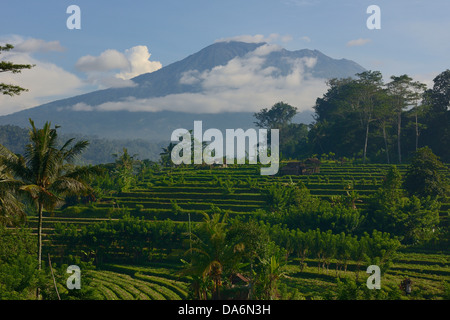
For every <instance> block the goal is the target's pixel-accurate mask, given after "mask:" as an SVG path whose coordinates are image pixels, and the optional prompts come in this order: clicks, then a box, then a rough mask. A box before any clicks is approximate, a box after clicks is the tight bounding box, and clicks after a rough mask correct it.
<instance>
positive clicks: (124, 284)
mask: <svg viewBox="0 0 450 320" xmlns="http://www.w3.org/2000/svg"><path fill="white" fill-rule="evenodd" d="M105 268H106V269H108V270H96V271H89V273H90V275H91V276H92V277H93V279H94V280H93V284H94V285H95V286H96V288H97V290H98V291H99V292H100V293H101V295H102V296H103V297H104V299H105V300H184V299H187V297H188V282H187V279H183V278H178V277H176V276H174V275H173V274H171V273H169V272H168V270H171V269H172V268H167V266H166V267H165V268H158V267H149V266H147V267H136V266H118V265H107V266H105ZM111 270H114V271H111ZM171 271H173V270H171Z"/></svg>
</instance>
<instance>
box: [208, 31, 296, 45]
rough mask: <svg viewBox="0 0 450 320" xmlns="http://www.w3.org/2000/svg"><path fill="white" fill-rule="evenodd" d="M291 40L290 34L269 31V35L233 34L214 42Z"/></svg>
mask: <svg viewBox="0 0 450 320" xmlns="http://www.w3.org/2000/svg"><path fill="white" fill-rule="evenodd" d="M291 40H292V36H291V35H283V36H282V35H279V34H278V33H271V34H270V35H269V36H267V37H266V36H265V35H262V34H256V35H248V34H246V35H239V36H234V37H229V38H221V39H218V40H216V41H215V42H230V41H240V42H247V43H262V42H267V43H274V42H277V41H281V42H284V43H286V42H289V41H291Z"/></svg>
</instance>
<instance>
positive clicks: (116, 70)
mask: <svg viewBox="0 0 450 320" xmlns="http://www.w3.org/2000/svg"><path fill="white" fill-rule="evenodd" d="M150 56H151V54H150V53H149V52H148V48H147V46H135V47H132V48H130V49H127V50H125V52H124V53H122V52H119V51H117V50H114V49H108V50H105V51H103V52H102V53H101V54H100V55H99V56H90V55H87V56H83V57H81V58H80V59H78V61H77V63H76V65H75V66H76V68H77V69H78V70H80V71H83V72H85V73H86V75H87V81H88V82H89V83H91V84H94V85H97V86H98V87H99V88H119V87H130V86H134V85H135V83H134V82H133V81H132V80H130V79H131V78H134V77H136V76H138V75H140V74H143V73H150V72H154V71H156V70H159V69H161V68H162V65H161V63H160V62H159V61H150V60H149V59H150Z"/></svg>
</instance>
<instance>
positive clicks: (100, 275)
mask: <svg viewBox="0 0 450 320" xmlns="http://www.w3.org/2000/svg"><path fill="white" fill-rule="evenodd" d="M390 167H391V166H390V165H381V164H374V165H361V164H358V165H352V164H340V163H332V162H329V163H323V164H322V165H321V166H320V172H318V173H314V174H310V175H277V176H261V175H260V171H259V167H258V166H253V165H233V166H228V167H227V168H225V167H222V166H214V167H210V166H203V167H198V166H197V167H193V166H186V167H179V168H159V169H157V170H156V169H148V170H144V171H143V172H141V173H140V174H139V175H138V177H137V179H136V181H135V183H133V185H132V186H131V188H129V189H128V190H126V191H120V192H109V193H104V194H102V195H101V196H98V197H97V199H96V200H95V201H92V202H89V203H86V204H81V203H78V204H75V205H71V206H68V207H65V208H63V209H60V210H56V211H54V212H53V213H51V214H50V213H48V212H46V213H45V214H44V219H43V232H44V233H45V235H44V252H50V253H51V255H52V257H53V258H52V259H53V261H52V262H53V263H55V264H58V263H59V262H61V264H63V263H64V262H63V260H64V259H63V258H61V261H59V259H58V257H66V256H71V255H74V256H81V260H83V261H85V262H87V261H90V262H92V263H93V265H95V268H94V267H92V268H88V270H87V271H86V272H85V273H84V274H83V276H85V277H87V278H89V279H90V280H89V281H90V282H89V283H90V287H92V288H93V289H92V290H94V291H95V292H96V294H97V297H98V298H99V299H108V300H123V299H125V300H135V299H136V300H145V299H150V300H179V299H202V298H203V299H205V298H211V297H213V298H214V294H218V291H219V290H216V289H217V288H218V287H219V286H220V288H221V290H222V292H221V293H220V296H219V298H221V299H228V298H236V297H238V298H252V297H251V296H249V293H248V291H246V290H245V288H248V284H249V279H248V275H247V276H244V275H242V273H239V272H235V273H234V276H233V278H232V277H231V276H230V278H228V279H220V281H221V282H220V283H219V280H217V277H216V278H214V277H211V279H210V281H211V282H210V283H209V284H208V283H206V284H205V283H204V282H203V283H202V281H200V280H199V279H198V278H196V276H194V275H193V273H189V272H186V270H188V269H189V268H186V265H188V261H189V260H190V259H192V256H190V254H189V252H190V253H191V254H192V252H193V250H192V246H193V244H194V246H197V245H198V243H199V242H198V241H197V240H198V239H197V237H196V236H195V234H200V233H201V232H202V229H201V225H202V223H206V222H204V221H205V219H206V221H208V223H212V221H213V220H214V219H213V217H214V216H221V217H222V219H224V218H223V217H224V216H226V217H227V219H228V221H230V220H233V219H235V218H242V219H241V220H243V221H249V220H251V219H253V218H254V219H256V220H257V221H259V223H260V227H261V228H264V226H267V225H269V224H272V225H277V226H279V227H277V228H275V227H273V228H271V229H270V231H268V233H269V235H270V239H271V240H272V241H275V242H276V243H277V245H279V246H281V247H283V255H282V258H280V259H278V260H273V261H272V260H271V261H270V263H271V265H272V266H274V265H275V266H278V267H279V272H278V273H277V286H276V289H275V291H276V292H275V293H274V297H276V298H277V299H448V298H449V296H450V289H449V284H448V283H449V281H450V268H449V258H450V254H449V251H448V247H447V246H446V245H440V246H439V245H433V242H431V243H430V242H429V243H428V245H411V244H406V245H405V244H402V245H401V246H400V247H398V248H396V250H395V254H392V256H389V258H386V257H385V256H384V254H385V252H384V251H383V253H382V254H380V255H378V256H377V255H376V254H374V255H373V257H372V258H371V259H372V260H370V259H369V260H370V261H374V262H375V264H380V265H382V270H383V269H384V268H386V270H387V271H386V272H383V271H382V278H381V285H382V290H368V289H367V288H365V287H366V279H367V277H368V276H369V275H368V274H367V273H366V268H367V266H368V265H369V263H368V261H369V260H367V259H366V260H364V259H363V258H361V259H359V260H358V259H355V258H354V256H353V255H348V256H345V254H344V253H339V252H340V251H339V250H340V249H339V248H340V247H339V245H335V246H334V248H335V249H334V253H332V254H328V255H327V254H326V253H324V252H326V250H325V251H324V252H322V251H321V252H322V253H317V252H316V251H314V250H313V249H308V250H305V251H303V252H302V251H301V250H299V249H298V248H297V247H296V245H295V244H293V243H294V242H295V241H294V240H292V241H291V240H289V239H294V238H295V237H294V238H289V236H282V235H283V230H288V233H289V231H292V230H294V231H295V229H299V230H300V229H302V225H298V226H296V225H292V224H291V223H290V222H289V221H290V220H289V219H286V220H273V219H275V218H273V217H272V216H273V215H270V212H283V210H286V208H287V204H285V203H284V202H283V200H282V199H279V197H278V198H277V194H276V192H275V191H273V188H275V187H274V186H278V187H279V188H283V187H289V186H301V188H303V189H302V190H305V189H304V188H305V187H306V189H307V190H308V191H309V195H308V197H311V198H313V199H320V200H321V201H327V202H328V203H338V202H343V201H344V200H345V201H347V203H348V201H350V207H352V208H351V209H352V210H354V211H356V212H362V213H363V212H365V211H364V210H366V209H367V208H368V207H369V206H370V199H371V196H373V195H374V194H375V193H376V192H377V190H378V189H379V188H380V187H381V185H382V183H383V179H384V178H385V176H386V174H387V172H388V170H389V168H390ZM397 168H398V170H399V172H401V173H402V174H404V172H405V170H406V165H397ZM271 188H272V189H271ZM271 190H272V191H271ZM449 213H450V199H449V198H446V199H444V200H443V202H442V203H441V206H440V208H439V222H438V228H440V229H442V230H447V228H448V221H449ZM205 217H206V218H205ZM347 218H348V217H347ZM347 218H345V217H344V218H343V219H347ZM348 219H350V218H348ZM348 219H347V220H348ZM351 219H361V217H360V216H359V215H357V216H352V218H351ZM127 221H128V222H127ZM130 221H131V222H130ZM133 221H134V222H133ZM223 221H224V220H222V222H223ZM261 221H262V222H261ZM308 221H309V220H308ZM339 221H341V220H339ZM355 221H356V220H355ZM358 221H359V220H358ZM29 223H30V226H31V227H33V228H35V227H36V223H37V218H36V217H29ZM318 223H319V222H318ZM333 223H334V224H330V226H331V227H330V229H331V230H332V232H333V234H334V233H336V234H345V233H351V231H350V230H351V229H350V228H349V227H348V225H350V224H351V223H353V222H346V223H347V224H345V226H344V227H340V226H339V223H341V222H336V221H335V222H333ZM355 223H356V224H358V223H359V222H355ZM314 226H315V225H313V227H311V229H314V230H316V229H318V228H321V230H322V227H320V226H319V225H317V228H315V227H314ZM289 229H291V230H289ZM230 230H231V229H230ZM277 230H278V231H277ZM301 231H302V232H303V233H302V232H300V231H299V232H300V233H301V234H302V235H307V234H309V233H311V234H313V232H312V231H311V232H308V231H307V230H301ZM317 231H318V230H317ZM322 231H323V234H325V231H326V230H325V229H323V230H322ZM318 232H320V231H318ZM229 233H231V231H228V233H227V234H229ZM291 233H292V232H291ZM294 233H295V232H294ZM368 233H371V232H368ZM102 235H103V236H102ZM447 235H448V233H446V234H445V233H444V238H445V237H447ZM305 237H306V236H305ZM373 237H375V235H374V236H373ZM347 238H348V237H347ZM350 238H351V235H350ZM351 239H353V238H351ZM355 239H356V236H355ZM358 239H360V240H358V241H360V242H361V241H362V239H363V235H362V234H360V235H359V236H358ZM364 239H366V238H364ZM367 239H372V238H371V237H368V236H367ZM196 241H197V242H196ZM368 241H369V240H368ZM445 241H447V242H445ZM325 243H326V242H325ZM443 243H448V239H447V240H445V239H444V242H443ZM344 246H346V245H344ZM190 248H191V250H189V249H190ZM197 248H198V247H197ZM235 248H237V247H235ZM336 248H337V249H336ZM199 250H200V249H199ZM199 250H198V251H199ZM235 250H236V249H235ZM380 250H381V249H380ZM385 251H386V250H385ZM388 251H389V250H388ZM80 252H82V254H80ZM314 252H315V253H314ZM366 258H367V257H366ZM385 258H386V259H385ZM261 270H263V269H261ZM264 270H265V269H264ZM236 275H237V276H238V277H236ZM406 278H409V279H410V280H411V281H412V292H411V294H410V295H406V294H405V292H404V291H403V290H402V289H401V288H400V284H401V282H402V281H403V280H404V279H406ZM355 279H356V280H355ZM208 286H209V287H208ZM211 287H213V288H215V289H214V290H211V289H210V290H209V292H208V289H207V288H211ZM272 289H273V288H272ZM270 290H271V289H270ZM272 293H273V292H272ZM216 297H217V296H216ZM260 297H262V298H264V296H260Z"/></svg>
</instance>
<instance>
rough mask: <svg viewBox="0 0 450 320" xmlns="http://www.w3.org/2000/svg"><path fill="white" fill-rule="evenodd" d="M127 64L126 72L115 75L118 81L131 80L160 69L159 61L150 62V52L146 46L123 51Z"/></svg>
mask: <svg viewBox="0 0 450 320" xmlns="http://www.w3.org/2000/svg"><path fill="white" fill-rule="evenodd" d="M125 56H126V58H127V59H128V62H129V68H128V70H126V71H124V72H121V73H119V74H117V75H116V76H117V77H118V78H120V79H124V80H125V79H131V78H134V77H136V76H138V75H140V74H143V73H150V72H154V71H157V70H159V69H161V68H162V64H161V62H159V61H150V56H151V54H150V52H148V48H147V46H135V47H132V48H131V49H127V50H125Z"/></svg>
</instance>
